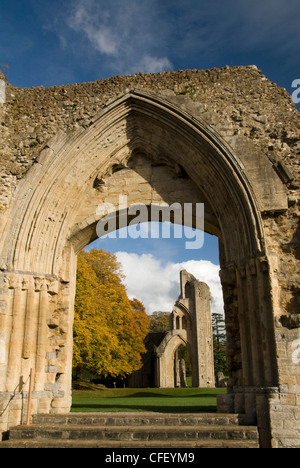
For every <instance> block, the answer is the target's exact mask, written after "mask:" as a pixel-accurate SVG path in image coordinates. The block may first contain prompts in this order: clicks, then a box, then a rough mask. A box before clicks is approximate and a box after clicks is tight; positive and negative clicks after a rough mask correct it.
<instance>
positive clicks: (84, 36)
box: [0, 0, 300, 308]
mask: <svg viewBox="0 0 300 468" xmlns="http://www.w3.org/2000/svg"><path fill="white" fill-rule="evenodd" d="M299 20H300V1H299V0H251V1H249V0H184V1H182V0H180V1H179V0H163V1H162V0H110V1H109V2H108V1H107V0H105V1H104V0H0V67H1V69H2V70H3V71H4V72H7V77H8V80H9V81H10V83H12V84H13V85H14V86H19V87H32V86H40V85H43V86H52V85H62V84H69V83H81V82H85V81H94V80H97V79H102V78H108V77H110V76H115V75H124V74H134V73H138V72H144V73H157V72H161V71H165V70H179V69H188V68H189V69H207V68H212V67H223V66H225V65H229V66H235V65H253V64H254V65H257V67H258V68H259V69H261V70H262V72H263V73H264V74H265V75H266V76H267V78H269V79H270V80H271V81H273V82H275V83H277V84H278V85H279V86H282V87H284V88H286V89H287V91H288V92H289V93H291V94H292V92H293V91H294V89H293V88H292V82H293V81H294V80H296V79H300V66H299V65H300V28H299V23H300V21H299ZM6 66H7V67H6ZM299 95H300V93H299ZM298 107H299V109H300V105H299V106H298ZM184 242H185V239H176V240H168V239H155V240H151V239H150V240H149V239H148V240H147V239H146V240H144V241H143V240H142V239H137V240H134V241H133V240H132V239H127V240H124V241H122V242H121V241H119V240H118V239H110V240H101V241H100V240H99V241H98V243H97V244H96V246H97V247H102V248H104V249H107V250H112V251H113V252H116V253H118V255H119V258H120V259H121V260H122V262H123V265H124V270H126V273H127V274H128V275H130V274H131V271H132V270H134V269H135V268H136V269H137V271H140V272H141V271H143V272H144V273H145V274H144V277H143V278H142V277H141V275H140V278H136V276H133V277H131V279H128V284H127V286H128V289H129V290H130V294H131V295H134V289H135V286H136V285H137V284H138V285H139V286H142V284H143V288H144V289H143V290H142V288H140V297H139V298H142V299H143V297H141V296H143V294H144V293H146V289H147V288H148V289H149V288H150V289H151V288H152V296H153V291H155V295H156V296H157V297H158V298H159V297H162V296H163V293H162V292H161V291H160V289H159V288H160V285H159V283H157V282H156V283H155V284H151V280H150V279H149V276H147V275H146V272H147V271H146V270H147V269H148V272H150V271H152V276H156V277H159V275H164V278H166V277H168V275H169V272H170V271H171V272H172V268H173V267H174V268H175V266H176V265H177V266H176V268H175V270H176V281H177V283H176V287H175V283H174V282H173V280H172V279H170V281H169V286H170V288H169V289H170V291H172V293H171V292H170V294H169V296H168V301H169V302H168V301H167V300H166V301H165V304H166V305H165V307H169V304H170V301H171V300H173V298H175V299H176V297H177V295H178V294H177V293H176V294H175V289H176V288H177V289H176V291H178V279H179V275H178V269H179V268H180V267H182V266H183V265H184V266H186V267H187V268H189V269H192V270H193V272H194V274H195V275H197V274H198V273H199V275H200V276H201V278H200V279H203V280H204V281H205V280H206V278H210V272H211V271H214V274H215V277H214V280H212V282H211V287H212V288H213V289H214V288H215V287H218V288H219V286H216V285H217V283H218V278H217V277H216V271H217V270H216V269H215V266H216V265H217V264H218V245H217V239H216V238H214V237H212V236H209V235H206V237H205V242H204V247H203V248H202V249H200V250H198V251H192V250H186V249H185V247H184ZM125 253H126V255H125ZM129 254H130V255H131V257H128V255H129ZM134 261H135V263H134ZM195 261H196V262H198V263H197V265H198V266H199V270H197V268H196V266H195V265H196V264H195V263H191V262H195ZM155 262H156V263H155ZM199 262H200V263H199ZM201 262H202V263H201ZM203 262H204V263H203ZM205 262H206V263H205ZM141 265H142V266H141ZM209 265H210V266H211V270H210V267H209ZM167 267H168V270H167V269H166V268H167ZM204 267H205V268H204ZM151 268H152V269H153V270H151ZM203 268H204V269H203ZM175 270H174V271H175ZM197 272H198V273H197ZM174 274H175V273H174ZM129 283H130V285H129ZM161 283H163V282H161ZM164 287H165V288H166V285H164ZM167 289H168V288H167ZM219 296H220V289H218V292H216V293H215V298H216V297H219ZM145 298H146V295H145ZM214 300H215V301H216V302H218V301H219V299H218V298H217V299H214ZM146 301H148V302H147V304H148V303H149V304H150V300H149V299H147V298H146V299H145V302H146ZM149 307H150V308H153V307H160V308H163V307H164V306H163V303H162V305H160V304H155V305H154V304H152V305H149Z"/></svg>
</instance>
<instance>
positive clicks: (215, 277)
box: [116, 252, 223, 314]
mask: <svg viewBox="0 0 300 468" xmlns="http://www.w3.org/2000/svg"><path fill="white" fill-rule="evenodd" d="M116 256H117V258H118V261H119V262H120V263H121V264H122V266H123V272H124V274H125V276H126V279H125V284H126V288H127V293H128V296H129V297H130V298H133V297H136V298H137V299H139V300H141V301H142V302H143V304H144V305H145V307H146V311H147V313H148V314H151V313H152V312H154V311H156V310H161V311H165V312H167V311H169V312H171V311H172V309H173V305H174V303H175V301H176V299H177V298H178V296H179V293H180V279H179V272H180V271H181V270H182V269H185V270H187V271H188V272H189V273H191V274H192V275H194V276H195V277H196V278H197V279H199V280H200V281H203V282H205V283H207V284H208V286H209V288H210V292H211V296H212V303H211V309H212V312H218V313H223V298H222V290H221V285H220V280H219V266H218V265H214V264H213V263H212V262H210V261H207V260H199V261H196V260H189V261H186V262H182V263H175V262H168V263H167V264H166V265H163V264H162V262H160V260H158V259H157V258H155V257H154V256H153V255H151V254H142V255H138V254H136V253H128V252H117V253H116Z"/></svg>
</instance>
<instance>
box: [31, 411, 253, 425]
mask: <svg viewBox="0 0 300 468" xmlns="http://www.w3.org/2000/svg"><path fill="white" fill-rule="evenodd" d="M33 423H34V424H50V425H57V424H58V425H66V424H71V425H77V424H79V425H86V426H87V425H92V426H95V425H96V426H105V425H107V426H123V425H133V426H137V425H138V426H143V425H146V426H149V425H156V426H160V425H163V426H172V427H173V426H183V425H184V426H192V425H202V426H203V425H206V424H207V425H215V426H216V425H219V426H222V425H225V424H231V425H240V424H241V425H247V421H246V419H245V416H244V415H239V414H228V413H225V414H221V413H179V414H176V413H170V414H168V413H150V412H149V413H131V412H130V413H111V412H107V413H105V412H103V413H102V412H101V413H99V412H98V413H68V414H38V415H34V417H33Z"/></svg>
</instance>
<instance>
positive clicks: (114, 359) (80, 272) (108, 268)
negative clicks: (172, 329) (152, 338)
mask: <svg viewBox="0 0 300 468" xmlns="http://www.w3.org/2000/svg"><path fill="white" fill-rule="evenodd" d="M122 279H123V275H122V273H121V265H120V264H119V263H118V262H117V259H116V256H115V255H113V254H111V253H109V252H105V251H103V250H96V249H93V250H91V251H90V252H84V251H83V252H81V253H80V254H79V255H78V261H77V282H76V297H75V317H74V328H73V329H74V351H73V367H74V369H75V370H76V373H77V375H78V372H79V373H80V371H83V370H87V371H89V372H91V373H94V374H97V375H98V376H102V377H106V376H108V375H111V376H112V377H116V376H122V377H125V376H126V375H128V374H131V373H132V372H134V371H136V370H138V369H139V368H140V367H141V365H142V361H141V354H143V353H145V352H146V350H145V347H144V338H145V336H146V334H147V333H148V328H149V319H148V316H147V314H146V312H145V308H144V306H143V304H142V303H141V302H140V301H138V300H137V299H134V300H132V301H130V300H129V298H128V296H127V293H126V289H125V286H124V284H123V283H122Z"/></svg>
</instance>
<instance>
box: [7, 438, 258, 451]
mask: <svg viewBox="0 0 300 468" xmlns="http://www.w3.org/2000/svg"><path fill="white" fill-rule="evenodd" d="M1 448H98V449H99V448H102V449H124V448H126V449H130V448H132V449H140V450H146V449H151V448H153V449H161V450H163V449H176V450H178V449H199V448H255V449H257V448H259V445H258V442H257V441H256V440H221V439H207V440H201V439H199V440H197V441H178V440H169V441H155V440H153V441H147V442H145V441H138V440H135V441H133V440H132V441H129V440H128V441H126V443H124V441H117V440H104V441H103V440H68V439H61V440H54V439H28V440H19V441H18V440H6V441H4V442H0V449H1Z"/></svg>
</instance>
